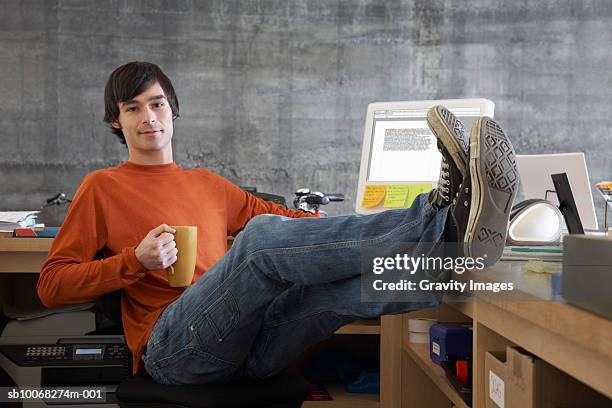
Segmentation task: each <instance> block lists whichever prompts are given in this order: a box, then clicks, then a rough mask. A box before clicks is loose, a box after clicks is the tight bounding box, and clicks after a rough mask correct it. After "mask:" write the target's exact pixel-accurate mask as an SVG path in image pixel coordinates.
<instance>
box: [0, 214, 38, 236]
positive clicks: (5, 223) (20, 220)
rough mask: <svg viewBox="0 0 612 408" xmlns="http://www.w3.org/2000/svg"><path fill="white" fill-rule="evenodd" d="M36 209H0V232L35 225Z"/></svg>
mask: <svg viewBox="0 0 612 408" xmlns="http://www.w3.org/2000/svg"><path fill="white" fill-rule="evenodd" d="M36 214H38V211H0V232H13V230H14V229H15V228H28V227H33V226H34V225H36Z"/></svg>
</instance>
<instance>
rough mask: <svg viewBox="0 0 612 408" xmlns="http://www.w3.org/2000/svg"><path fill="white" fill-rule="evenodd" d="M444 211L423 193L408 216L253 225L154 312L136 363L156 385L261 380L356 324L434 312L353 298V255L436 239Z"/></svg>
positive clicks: (429, 297) (356, 274)
mask: <svg viewBox="0 0 612 408" xmlns="http://www.w3.org/2000/svg"><path fill="white" fill-rule="evenodd" d="M447 213H448V209H442V210H438V211H436V210H434V209H433V208H432V207H431V205H430V203H429V202H428V194H421V195H419V196H418V197H417V198H416V199H415V201H414V204H413V205H412V207H411V208H408V209H399V210H389V211H386V212H383V213H379V214H375V215H367V216H364V215H346V216H337V217H330V218H323V219H316V218H298V219H290V218H286V217H282V216H277V215H260V216H257V217H254V218H253V219H252V220H251V221H250V222H249V223H248V225H247V226H246V228H245V229H244V230H243V231H242V232H241V233H240V234H239V235H238V237H237V238H236V240H235V241H234V244H233V246H232V248H231V249H230V250H229V251H228V252H227V253H226V255H225V256H224V257H223V258H222V259H220V260H219V261H218V262H217V263H216V264H215V265H213V266H212V267H211V268H210V269H209V270H208V271H207V272H206V274H204V275H203V276H202V277H201V278H200V279H199V280H198V281H196V282H195V283H194V284H193V285H191V286H190V287H189V288H187V289H186V290H185V292H184V293H183V294H182V295H181V296H180V297H179V298H178V299H177V300H176V301H174V302H173V303H171V304H170V305H169V306H168V307H167V308H166V310H165V311H164V312H163V313H162V314H161V316H160V317H159V319H158V320H157V322H156V324H155V327H154V328H153V331H152V333H151V336H150V337H149V341H148V343H147V348H146V352H145V354H144V355H143V357H142V359H143V362H144V367H145V369H146V370H147V372H148V373H149V375H150V376H151V377H153V379H154V380H155V381H157V382H159V383H163V384H203V383H209V382H217V381H225V380H229V379H232V378H244V377H253V378H263V377H267V376H270V375H273V374H275V373H278V372H279V371H282V370H283V369H284V368H285V367H286V366H287V365H288V363H289V362H290V361H291V360H292V359H293V358H294V357H296V356H297V355H298V354H299V353H301V352H302V351H303V350H304V349H306V348H307V347H308V346H310V345H312V344H315V343H317V342H319V341H321V340H324V339H325V338H327V337H329V336H331V335H332V334H333V333H334V331H336V330H337V329H338V328H339V327H341V326H343V325H345V324H348V323H350V322H351V321H354V320H357V319H363V318H375V317H378V316H381V315H384V314H396V313H403V312H408V311H412V310H416V309H421V308H427V307H433V306H436V305H437V304H438V303H439V300H440V297H439V295H436V294H434V293H421V294H420V296H418V299H416V298H415V301H402V302H397V301H393V300H391V299H390V300H386V299H380V301H376V302H369V301H368V302H365V301H363V300H362V298H361V293H362V292H361V290H362V286H361V285H362V284H361V281H362V279H361V276H360V273H361V269H362V254H363V253H364V252H374V253H375V252H376V251H378V250H381V251H382V250H383V249H385V248H388V247H389V245H390V244H392V243H395V242H398V241H403V242H413V243H417V245H418V243H420V242H423V243H436V242H439V241H440V240H441V239H442V235H443V232H444V225H445V222H446V215H447Z"/></svg>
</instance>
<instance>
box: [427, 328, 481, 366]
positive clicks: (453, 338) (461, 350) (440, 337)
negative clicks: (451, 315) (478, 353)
mask: <svg viewBox="0 0 612 408" xmlns="http://www.w3.org/2000/svg"><path fill="white" fill-rule="evenodd" d="M429 355H430V357H431V360H432V361H433V362H434V363H436V364H442V362H443V361H446V360H448V359H459V358H460V359H468V358H471V357H472V331H471V330H470V329H468V328H467V327H465V326H462V325H460V324H452V323H438V324H434V325H433V326H431V327H430V328H429Z"/></svg>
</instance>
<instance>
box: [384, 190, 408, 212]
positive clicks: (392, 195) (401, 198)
mask: <svg viewBox="0 0 612 408" xmlns="http://www.w3.org/2000/svg"><path fill="white" fill-rule="evenodd" d="M409 190H410V186H408V185H392V186H388V187H387V195H386V196H385V202H384V203H383V207H385V208H404V207H405V206H406V198H408V192H409Z"/></svg>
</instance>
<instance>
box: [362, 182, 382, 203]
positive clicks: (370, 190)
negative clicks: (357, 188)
mask: <svg viewBox="0 0 612 408" xmlns="http://www.w3.org/2000/svg"><path fill="white" fill-rule="evenodd" d="M386 193H387V186H366V188H365V191H364V193H363V198H362V199H361V206H362V207H363V208H373V207H377V206H379V205H380V203H381V202H382V200H383V199H384V198H385V194H386Z"/></svg>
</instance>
